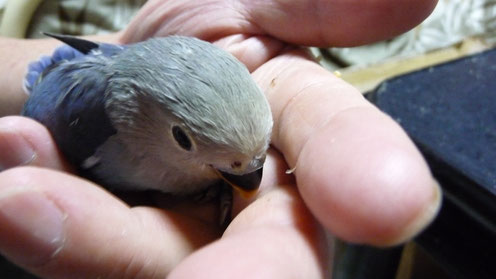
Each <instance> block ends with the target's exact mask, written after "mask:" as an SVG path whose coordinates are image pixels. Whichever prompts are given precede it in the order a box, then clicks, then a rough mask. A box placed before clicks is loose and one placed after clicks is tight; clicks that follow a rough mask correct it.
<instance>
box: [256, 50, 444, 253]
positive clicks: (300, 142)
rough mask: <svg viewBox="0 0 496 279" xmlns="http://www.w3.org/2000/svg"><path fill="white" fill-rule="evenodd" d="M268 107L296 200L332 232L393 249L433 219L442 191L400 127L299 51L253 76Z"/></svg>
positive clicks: (275, 61)
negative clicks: (291, 170)
mask: <svg viewBox="0 0 496 279" xmlns="http://www.w3.org/2000/svg"><path fill="white" fill-rule="evenodd" d="M254 78H255V79H256V80H257V81H258V82H259V84H260V85H261V86H262V88H263V90H264V91H265V92H266V95H267V97H268V99H269V102H270V104H271V108H272V112H273V116H274V128H273V144H274V146H275V147H276V148H278V149H279V150H281V151H282V153H283V154H284V156H285V158H286V161H287V162H288V164H289V166H290V167H291V168H293V167H295V168H296V171H295V175H296V180H297V184H298V187H299V190H300V193H301V195H302V196H303V198H304V200H305V202H306V204H307V205H308V206H309V208H310V209H311V211H312V212H313V213H314V214H315V216H316V217H317V218H318V219H319V221H321V222H322V223H323V224H324V225H325V226H326V227H327V228H329V229H330V230H331V231H332V232H333V233H335V234H337V235H338V236H340V237H341V238H343V239H346V240H349V241H353V242H365V243H371V244H376V245H387V244H394V243H398V242H401V241H404V240H406V239H409V238H411V237H412V236H413V235H415V234H416V233H418V232H419V230H421V229H422V228H424V227H425V226H426V224H427V223H429V222H430V221H431V220H432V219H433V217H434V216H435V214H436V212H437V209H438V208H439V204H440V193H439V188H438V187H437V186H436V184H435V183H434V181H433V178H432V176H431V174H430V172H429V169H428V167H427V165H426V163H425V161H424V160H423V158H422V156H421V155H420V153H419V151H418V150H417V149H416V148H415V146H414V145H413V143H412V142H411V141H410V139H409V138H408V137H407V135H406V134H405V133H404V132H403V130H402V129H401V128H400V127H399V126H398V125H397V124H396V123H395V122H394V121H393V120H392V119H390V118H389V117H387V116H386V115H384V114H383V113H381V112H380V111H378V110H377V109H376V108H374V107H373V106H372V105H371V104H369V103H368V102H367V101H366V100H365V99H364V98H363V97H362V95H361V94H360V93H359V92H358V91H357V90H356V89H354V88H353V87H351V86H350V85H348V84H346V83H345V82H344V81H342V80H340V79H339V78H337V77H335V76H334V75H332V74H331V73H329V72H327V71H325V70H324V69H323V68H321V67H319V66H318V65H316V64H314V63H313V62H310V61H308V60H307V59H305V58H304V57H302V56H301V53H300V54H299V53H297V52H291V53H288V54H286V55H283V56H279V57H277V58H275V59H273V60H271V61H269V62H268V63H266V64H265V65H264V66H262V67H261V68H259V69H258V70H257V71H255V72H254Z"/></svg>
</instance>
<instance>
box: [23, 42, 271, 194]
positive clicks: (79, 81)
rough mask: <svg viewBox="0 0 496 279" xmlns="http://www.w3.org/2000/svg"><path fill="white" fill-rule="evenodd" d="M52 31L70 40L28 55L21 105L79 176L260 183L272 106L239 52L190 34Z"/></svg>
mask: <svg viewBox="0 0 496 279" xmlns="http://www.w3.org/2000/svg"><path fill="white" fill-rule="evenodd" d="M47 35H49V36H51V37H54V38H56V39H59V40H61V41H63V42H65V43H66V45H63V46H61V47H59V48H58V49H56V50H55V52H54V53H53V54H52V56H45V57H42V58H41V59H40V60H39V61H36V62H33V63H31V64H30V66H29V69H28V73H27V75H26V77H25V80H24V88H25V89H26V91H27V92H28V94H29V99H28V100H27V102H26V103H25V105H24V108H23V110H22V114H23V115H25V116H28V117H31V118H33V119H35V120H37V121H39V122H41V123H42V124H43V125H45V126H46V127H47V128H48V130H49V131H50V132H51V134H52V136H53V138H54V140H55V142H56V143H57V145H58V147H59V148H60V150H61V152H62V153H63V154H64V156H65V157H66V159H67V160H68V161H69V162H70V163H71V164H72V165H73V166H75V167H76V169H77V170H78V172H79V174H80V175H81V176H84V177H87V178H89V179H91V180H93V181H95V182H97V183H99V184H101V185H104V186H105V187H107V188H109V189H117V190H126V189H131V190H160V191H162V192H166V193H171V194H192V193H199V192H202V191H205V190H206V189H208V187H210V186H211V185H213V184H215V183H217V182H218V181H219V179H222V180H224V181H226V182H228V183H229V184H230V185H231V186H233V187H235V188H237V189H238V190H240V191H242V192H244V193H250V192H253V191H255V190H257V188H258V186H259V184H260V181H261V176H262V166H263V164H264V160H265V156H266V152H267V148H268V146H269V142H270V136H271V130H272V122H273V121H272V115H271V111H270V107H269V104H268V102H267V100H266V98H265V96H264V94H263V92H262V91H261V90H260V89H259V87H258V86H257V85H256V84H255V82H254V81H253V79H252V78H251V76H250V73H249V72H248V70H247V69H246V67H245V66H244V65H243V64H241V63H240V62H239V61H238V60H237V59H236V58H234V57H233V56H232V55H230V54H229V53H227V52H226V51H224V50H222V49H220V48H218V47H216V46H214V45H213V44H210V43H208V42H205V41H202V40H199V39H195V38H191V37H183V36H170V37H165V38H153V39H149V40H147V41H144V42H140V43H136V44H131V45H113V44H105V43H95V42H91V41H87V40H82V39H79V38H76V37H71V36H63V35H54V34H47Z"/></svg>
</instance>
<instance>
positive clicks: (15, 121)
mask: <svg viewBox="0 0 496 279" xmlns="http://www.w3.org/2000/svg"><path fill="white" fill-rule="evenodd" d="M0 149H1V150H5V151H6V152H5V153H4V154H3V155H2V156H1V157H0V170H5V169H9V168H12V167H16V166H41V167H46V168H52V169H58V170H70V167H69V166H68V164H67V163H66V162H65V160H64V159H63V157H62V155H61V154H60V152H59V150H58V148H57V146H56V144H55V142H54V141H53V138H52V136H51V135H50V132H49V131H48V130H47V129H46V127H45V126H43V125H42V124H40V123H39V122H37V121H35V120H33V119H30V118H26V117H21V116H7V117H2V118H0Z"/></svg>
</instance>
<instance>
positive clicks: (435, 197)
mask: <svg viewBox="0 0 496 279" xmlns="http://www.w3.org/2000/svg"><path fill="white" fill-rule="evenodd" d="M432 190H433V193H432V197H431V202H430V203H429V204H428V205H427V206H426V207H425V208H424V210H423V211H422V212H421V213H420V214H419V215H418V216H417V218H415V220H414V221H413V222H412V223H411V224H410V225H409V226H408V227H407V228H406V229H405V231H404V233H403V235H402V236H401V237H400V238H398V239H396V240H395V241H393V242H392V243H391V244H393V245H395V244H399V243H403V242H405V241H407V240H409V239H411V238H412V237H414V236H415V235H417V234H419V233H420V232H421V231H422V230H423V229H425V228H426V227H427V226H428V225H429V224H430V223H432V221H434V219H435V218H436V216H437V214H438V213H439V210H440V209H441V204H442V197H443V193H442V190H441V186H440V185H439V183H438V182H437V181H436V180H433V188H432Z"/></svg>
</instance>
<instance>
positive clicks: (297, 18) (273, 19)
mask: <svg viewBox="0 0 496 279" xmlns="http://www.w3.org/2000/svg"><path fill="white" fill-rule="evenodd" d="M436 2H437V1H436V0H401V1H397V0H378V1H365V0H363V1H360V0H355V1H342V0H304V1H277V0H273V1H242V0H238V1H225V0H213V1H203V2H201V3H200V2H198V1H177V2H173V1H162V0H152V1H148V2H147V3H146V4H145V5H144V6H143V8H142V9H141V10H140V11H139V12H138V14H137V16H136V17H135V18H134V19H133V21H132V22H131V23H130V25H129V26H128V28H127V29H126V31H125V33H124V36H123V40H124V41H126V42H136V41H142V40H144V39H146V38H149V37H153V36H167V35H171V34H182V35H189V36H196V37H200V38H203V39H205V40H217V39H219V38H222V37H225V36H229V35H233V34H248V35H270V36H273V37H275V38H277V39H280V40H283V41H286V42H289V43H293V44H299V45H315V46H349V45H358V44H364V43H369V42H373V41H376V40H381V39H385V38H390V37H392V36H394V35H397V34H400V33H402V32H404V31H406V30H408V29H410V28H412V27H413V26H415V25H417V24H418V23H419V22H421V21H422V20H423V19H424V18H425V17H427V15H429V13H430V12H431V11H432V10H433V8H434V6H435V4H436Z"/></svg>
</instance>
